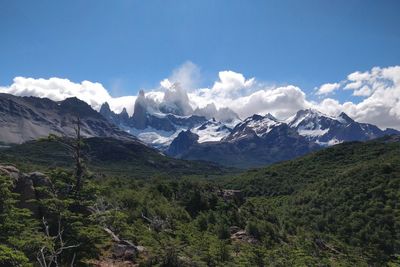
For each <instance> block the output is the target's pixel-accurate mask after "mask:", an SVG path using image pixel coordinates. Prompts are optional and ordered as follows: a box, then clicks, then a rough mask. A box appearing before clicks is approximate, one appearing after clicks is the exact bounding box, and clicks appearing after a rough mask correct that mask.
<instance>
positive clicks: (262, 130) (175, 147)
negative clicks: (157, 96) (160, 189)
mask: <svg viewBox="0 0 400 267" xmlns="http://www.w3.org/2000/svg"><path fill="white" fill-rule="evenodd" d="M179 90H180V89H179V88H175V91H173V93H175V94H181V93H182V92H181V91H179ZM173 93H171V95H166V96H164V97H165V98H166V99H165V101H164V102H163V104H162V105H161V104H157V103H154V101H152V100H151V99H149V98H146V96H145V93H144V92H143V91H140V92H139V95H138V97H137V99H136V102H135V106H134V113H133V115H132V116H129V114H128V113H127V111H126V110H125V109H124V110H122V112H121V113H119V114H117V113H115V112H113V111H111V109H110V106H109V105H108V104H107V103H104V104H103V105H102V106H101V108H100V110H99V112H97V111H95V110H94V109H92V108H91V107H90V105H88V104H87V103H85V102H83V101H81V100H79V99H77V98H67V99H65V100H63V101H58V102H56V101H52V100H49V99H47V98H38V97H17V96H13V95H8V94H0V125H1V127H2V130H1V132H0V142H2V143H5V144H8V143H23V142H26V141H30V140H35V139H38V138H41V137H45V136H47V135H48V134H50V133H52V134H58V135H64V136H73V135H74V127H75V121H76V118H77V117H79V118H80V121H81V128H82V135H83V136H85V137H111V138H115V139H118V140H125V141H126V140H135V141H136V142H139V143H144V144H146V145H148V146H151V147H153V148H156V149H158V150H160V151H161V152H163V153H165V154H167V155H169V156H172V157H175V158H179V159H189V160H204V161H211V162H215V163H219V164H222V165H226V166H232V167H239V168H248V167H257V166H262V165H266V164H270V163H273V162H277V161H282V160H288V159H291V158H295V157H298V156H300V155H304V154H307V153H309V152H311V151H315V150H318V149H320V148H322V147H325V146H331V145H334V144H338V143H342V142H347V141H365V140H370V139H374V138H378V137H382V136H385V135H392V134H399V133H400V132H399V131H397V130H395V129H386V130H381V129H379V128H378V127H377V126H375V125H372V124H367V123H359V122H356V121H355V120H353V119H351V118H350V117H349V116H348V115H346V114H345V113H341V114H340V115H338V116H336V117H334V116H328V115H326V114H323V113H321V112H319V111H317V110H314V109H306V110H300V111H298V112H297V113H296V114H295V115H294V116H292V117H290V118H288V119H286V120H279V119H277V118H275V117H274V116H273V115H271V114H267V115H265V116H262V115H257V114H255V115H253V116H250V117H248V118H246V119H244V120H240V118H239V117H238V116H237V114H235V113H234V112H233V111H232V110H230V109H227V108H225V109H224V108H222V109H217V108H216V107H215V105H214V104H209V105H207V106H206V107H204V108H197V109H194V110H193V109H192V108H191V107H190V106H189V105H187V102H184V101H183V102H182V101H181V99H184V98H183V97H182V96H179V97H174V95H173ZM174 99H178V100H179V101H174Z"/></svg>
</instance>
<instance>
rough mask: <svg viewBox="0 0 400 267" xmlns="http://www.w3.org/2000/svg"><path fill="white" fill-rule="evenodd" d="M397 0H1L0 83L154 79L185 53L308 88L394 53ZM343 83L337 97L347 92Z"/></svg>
mask: <svg viewBox="0 0 400 267" xmlns="http://www.w3.org/2000/svg"><path fill="white" fill-rule="evenodd" d="M399 12H400V1H395V0H393V1H390V0H383V1H369V0H346V1H339V0H338V1H324V0H318V1H311V0H304V1H244V0H241V1H239V0H230V1H223V0H218V1H216V0H209V1H207V0H203V1H190V0H182V1H165V0H159V1H152V0H149V1H104V0H103V1H99V0H93V1H90V0H85V1H81V0H79V1H74V0H68V1H54V0H49V1H31V0H27V1H18V0H17V1H7V0H5V1H1V3H0V33H1V35H0V36H1V38H0V85H9V84H11V83H12V79H13V78H14V77H15V76H25V77H34V78H49V77H61V78H68V79H70V80H72V81H75V82H80V81H82V80H90V81H97V82H101V83H102V84H103V85H104V86H105V87H106V88H108V89H109V91H110V93H111V95H113V96H122V95H127V94H131V95H132V94H133V95H135V94H136V93H137V91H138V90H139V88H154V86H156V85H158V83H159V81H160V80H162V79H163V78H166V77H168V76H169V75H170V74H171V71H172V70H173V69H175V68H176V67H178V66H179V65H181V64H182V63H184V62H186V61H188V60H189V61H192V62H194V63H195V64H196V65H198V66H199V67H200V68H201V72H202V85H203V86H209V85H210V84H212V83H213V82H214V81H215V80H216V79H217V77H218V72H219V71H221V70H233V71H237V72H240V73H243V74H244V75H245V77H256V78H257V80H260V81H265V82H270V83H276V84H283V85H284V84H295V85H297V86H299V87H301V88H302V89H303V90H304V91H305V92H307V93H308V92H311V91H312V90H313V89H314V87H316V86H320V85H321V84H323V83H327V82H336V81H340V80H343V79H345V78H346V76H347V75H348V74H349V73H352V72H354V71H357V70H359V71H367V70H370V69H371V68H372V67H374V66H381V67H387V66H394V65H397V64H399V62H400V49H399V48H400V16H399ZM349 95H350V94H349V93H347V92H343V93H340V94H338V95H337V98H338V99H339V100H343V99H344V98H347V97H349Z"/></svg>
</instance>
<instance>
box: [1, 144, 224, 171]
mask: <svg viewBox="0 0 400 267" xmlns="http://www.w3.org/2000/svg"><path fill="white" fill-rule="evenodd" d="M84 144H85V146H84V155H85V158H86V160H87V162H88V165H89V167H90V169H92V170H93V171H96V172H97V173H105V174H108V175H118V176H126V177H132V178H133V177H137V178H149V177H151V176H154V175H158V174H165V175H169V176H173V177H178V176H182V175H196V174H201V175H215V174H222V173H224V172H226V171H227V169H226V168H222V167H220V166H218V165H216V164H210V163H202V162H192V161H185V160H177V159H173V158H169V157H167V156H165V155H163V154H161V153H160V152H159V151H157V150H155V149H153V148H149V147H147V146H145V145H144V144H142V143H141V142H139V141H135V140H119V139H114V138H108V137H105V138H103V137H92V138H87V139H84ZM0 162H3V163H4V162H8V163H13V164H16V165H17V166H19V167H20V168H22V169H23V170H28V171H31V170H33V169H35V168H36V169H46V168H48V167H52V168H55V167H69V166H73V162H72V157H71V155H70V154H69V153H68V152H67V151H66V150H65V148H64V147H63V146H62V145H61V144H60V143H59V142H56V141H54V140H50V139H40V140H37V141H30V142H26V143H23V144H20V145H13V146H10V147H8V148H2V149H0Z"/></svg>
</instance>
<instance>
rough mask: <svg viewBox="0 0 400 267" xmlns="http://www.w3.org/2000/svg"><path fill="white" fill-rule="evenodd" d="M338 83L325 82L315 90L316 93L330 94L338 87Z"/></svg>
mask: <svg viewBox="0 0 400 267" xmlns="http://www.w3.org/2000/svg"><path fill="white" fill-rule="evenodd" d="M339 87H340V84H339V83H326V84H323V85H321V87H320V88H319V89H318V91H317V95H326V94H330V93H332V92H333V91H335V90H336V89H339Z"/></svg>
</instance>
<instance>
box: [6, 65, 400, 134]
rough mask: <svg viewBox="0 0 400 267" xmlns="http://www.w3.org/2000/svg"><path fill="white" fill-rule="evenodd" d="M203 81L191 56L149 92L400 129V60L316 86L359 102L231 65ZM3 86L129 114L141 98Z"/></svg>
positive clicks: (183, 107) (185, 103) (62, 85)
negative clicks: (269, 80) (311, 111)
mask: <svg viewBox="0 0 400 267" xmlns="http://www.w3.org/2000/svg"><path fill="white" fill-rule="evenodd" d="M199 81H200V71H199V68H198V67H197V66H196V65H194V64H193V63H191V62H186V63H185V64H183V65H181V66H180V67H179V68H178V69H176V70H174V71H173V72H172V74H171V76H170V77H168V78H166V79H164V80H162V81H161V82H160V87H158V88H155V89H151V90H148V91H147V92H146V98H148V99H149V100H151V102H152V103H155V105H157V108H158V109H160V110H161V109H165V110H167V111H171V110H172V111H173V110H174V109H175V108H176V110H177V111H182V113H180V115H189V114H191V112H195V111H196V110H197V111H199V110H198V109H197V108H200V109H201V108H206V107H207V106H208V107H213V110H214V107H215V110H222V111H223V110H224V108H229V109H230V110H233V111H234V112H235V113H237V114H238V115H239V116H240V117H241V118H242V119H243V118H245V117H248V116H251V115H253V114H266V113H268V112H269V113H271V114H273V115H274V116H276V117H278V118H280V119H285V118H287V117H289V116H291V115H293V114H294V113H296V112H297V111H298V110H299V109H304V108H310V107H312V108H316V109H319V110H320V111H322V112H324V113H327V114H330V115H338V114H339V113H340V112H346V113H347V114H348V115H349V116H351V117H352V118H354V119H355V120H357V121H360V122H368V123H373V124H376V125H378V126H379V127H381V128H386V127H392V128H397V129H400V66H394V67H387V68H380V67H375V68H373V69H371V70H369V71H365V72H360V71H357V72H353V73H351V74H349V75H348V76H347V77H346V79H345V80H343V81H339V82H333V83H326V84H323V85H322V86H320V87H319V89H318V91H317V95H321V96H324V95H327V94H329V93H332V92H334V91H335V92H339V91H340V90H351V91H352V94H353V95H354V96H357V97H358V99H360V100H359V101H358V102H351V101H347V102H340V101H338V100H336V99H334V98H332V97H330V98H329V97H328V98H324V99H322V100H321V101H320V102H313V101H310V100H309V99H308V97H307V95H306V94H305V93H304V91H303V90H302V89H301V88H299V87H297V86H295V85H288V86H269V87H268V86H265V85H264V84H263V83H261V82H259V81H257V80H256V79H255V78H246V77H245V76H244V75H243V74H241V73H238V72H234V71H231V70H225V71H221V72H219V74H218V80H216V81H215V82H214V83H213V84H212V85H211V86H209V87H205V88H199V86H198V83H199ZM0 92H4V93H10V94H14V95H19V96H38V97H48V98H50V99H52V100H56V101H59V100H63V99H65V98H67V97H72V96H76V97H78V98H80V99H82V100H83V101H85V102H87V103H88V104H89V105H91V106H92V107H93V108H94V109H97V110H98V109H99V108H100V106H101V104H102V103H104V102H108V103H109V104H110V108H111V109H112V110H113V111H115V112H121V111H122V109H123V108H124V107H125V108H126V109H127V111H128V113H129V114H130V115H131V114H132V113H133V108H134V102H135V99H136V96H124V97H119V98H113V97H112V96H111V95H110V94H109V93H108V91H107V89H106V88H104V86H103V85H102V84H100V83H95V82H90V81H83V82H80V83H75V82H72V81H70V80H68V79H60V78H50V79H33V78H24V77H16V78H15V79H14V80H13V83H12V84H11V85H10V86H8V87H0ZM209 109H210V108H208V109H207V110H209ZM225 110H226V109H225ZM174 112H175V111H174ZM227 112H228V110H227Z"/></svg>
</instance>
